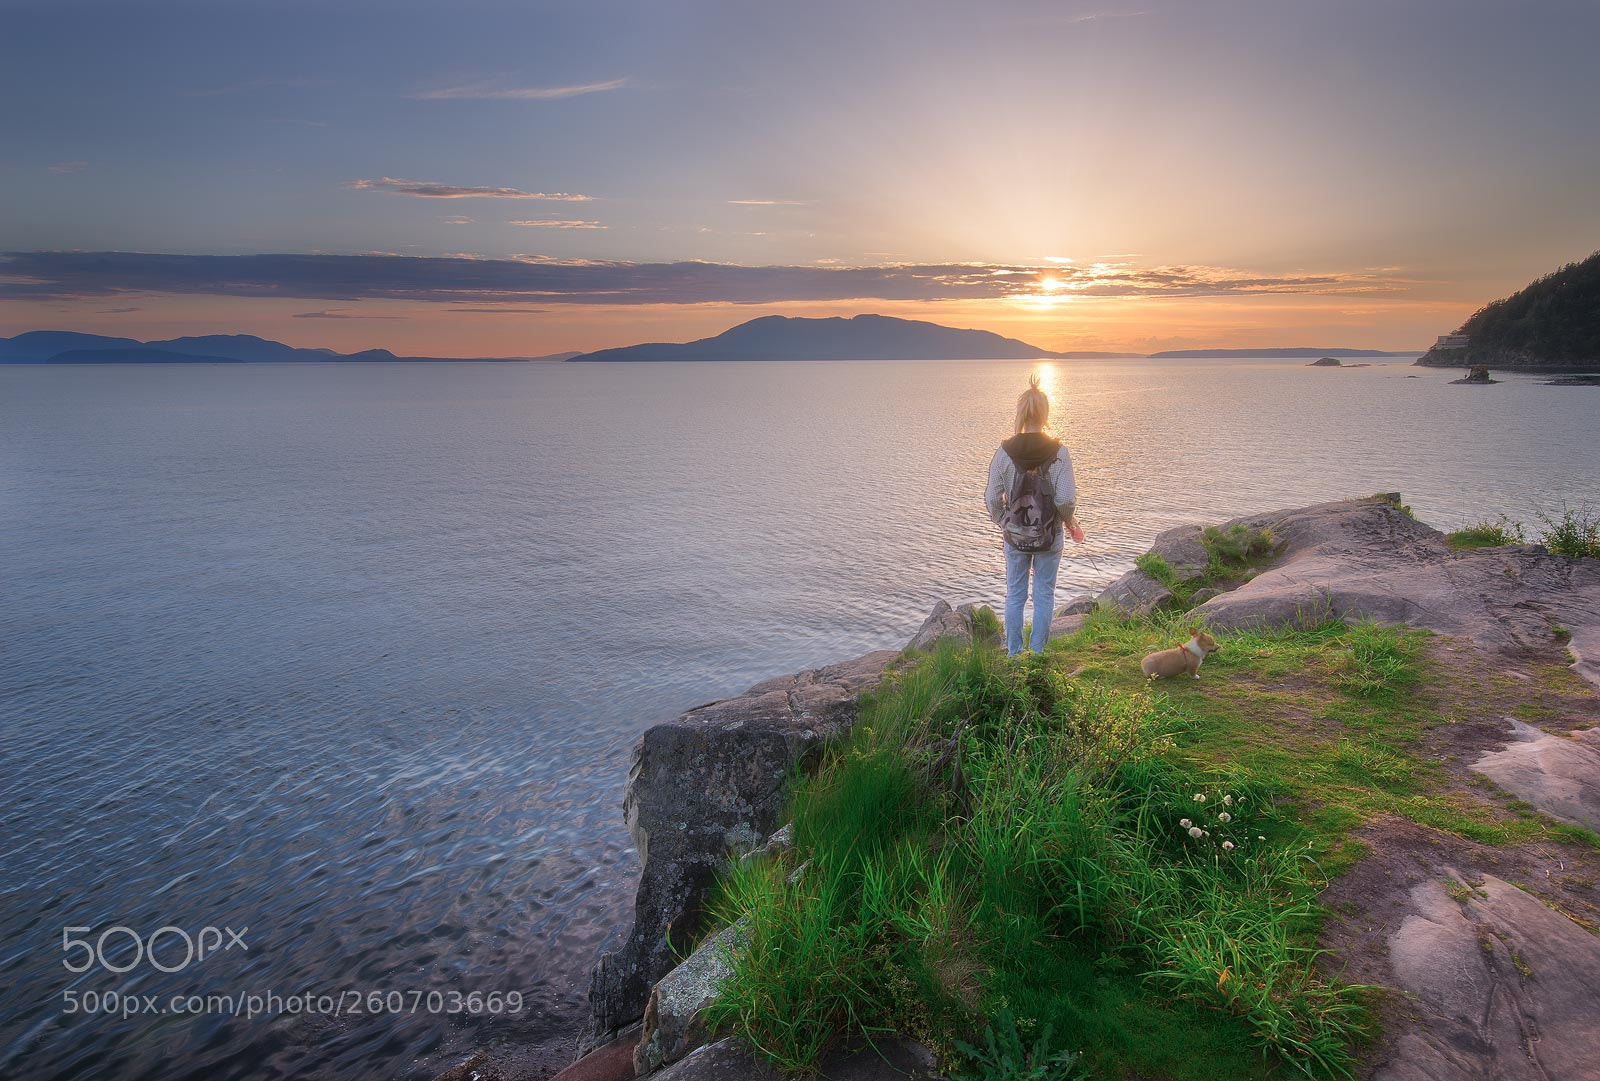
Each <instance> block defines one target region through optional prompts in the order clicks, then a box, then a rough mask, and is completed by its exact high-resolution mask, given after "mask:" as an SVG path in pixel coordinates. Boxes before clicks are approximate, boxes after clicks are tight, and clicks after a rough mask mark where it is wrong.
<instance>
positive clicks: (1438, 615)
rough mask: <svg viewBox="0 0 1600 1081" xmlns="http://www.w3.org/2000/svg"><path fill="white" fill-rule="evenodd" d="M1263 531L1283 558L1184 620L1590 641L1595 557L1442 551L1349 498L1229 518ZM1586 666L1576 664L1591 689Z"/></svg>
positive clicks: (1428, 533)
mask: <svg viewBox="0 0 1600 1081" xmlns="http://www.w3.org/2000/svg"><path fill="white" fill-rule="evenodd" d="M1235 523H1243V524H1246V525H1249V526H1251V527H1252V528H1260V527H1262V526H1270V527H1271V528H1272V530H1273V533H1274V535H1276V536H1277V537H1279V538H1280V539H1281V540H1282V542H1283V544H1284V549H1283V552H1282V554H1281V555H1280V556H1278V558H1277V559H1276V561H1275V562H1274V563H1273V564H1272V565H1271V566H1270V567H1268V568H1266V569H1264V570H1262V571H1261V572H1260V573H1259V574H1257V575H1256V576H1255V577H1253V578H1251V579H1250V580H1249V581H1248V582H1246V583H1244V584H1243V585H1241V586H1240V587H1239V588H1237V589H1235V590H1232V591H1230V592H1227V593H1224V594H1222V595H1221V596H1217V597H1213V598H1211V599H1210V600H1208V601H1206V602H1205V603H1204V604H1202V605H1200V606H1199V607H1197V608H1196V609H1194V612H1195V614H1196V615H1197V616H1201V617H1204V618H1205V620H1206V622H1207V623H1209V624H1210V626H1212V627H1213V628H1217V629H1221V630H1234V629H1239V628H1249V627H1262V626H1285V625H1296V626H1309V625H1311V624H1313V623H1316V622H1319V621H1321V620H1325V619H1329V618H1333V619H1342V620H1345V621H1347V622H1348V621H1355V620H1360V619H1373V620H1376V621H1377V622H1380V623H1390V624H1395V623H1409V624H1411V625H1413V626H1417V627H1425V628H1427V629H1428V630H1431V631H1435V632H1438V633H1440V634H1450V635H1456V636H1459V637H1462V638H1467V639H1470V640H1471V641H1472V642H1474V643H1475V644H1477V645H1478V646H1480V647H1482V648H1485V649H1489V650H1499V651H1506V650H1510V651H1515V650H1520V649H1527V648H1535V647H1543V646H1547V645H1550V644H1551V643H1553V642H1557V641H1559V640H1560V639H1561V637H1562V635H1563V632H1564V631H1570V633H1571V635H1572V638H1573V640H1574V641H1577V640H1578V639H1579V638H1580V636H1581V638H1582V640H1583V642H1584V643H1589V642H1591V641H1595V639H1594V638H1591V635H1593V636H1597V637H1600V560H1592V559H1590V560H1584V559H1573V558H1569V557H1566V556H1557V555H1551V554H1550V553H1549V552H1546V551H1545V550H1544V549H1543V548H1540V547H1539V546H1537V545H1529V544H1508V545H1502V546H1500V547H1497V548H1479V549H1471V550H1466V551H1460V552H1455V551H1451V550H1450V548H1449V546H1448V545H1446V544H1445V541H1444V534H1443V533H1440V532H1439V531H1438V530H1436V529H1433V528H1432V527H1430V526H1427V525H1424V524H1423V523H1421V522H1418V521H1417V520H1416V519H1414V518H1412V517H1411V516H1409V515H1408V514H1406V513H1405V512H1403V511H1402V510H1400V508H1399V507H1398V506H1396V505H1395V504H1394V503H1391V502H1389V501H1387V500H1382V499H1371V500H1366V499H1358V500H1349V501H1345V502H1340V503H1322V504H1319V505H1317V506H1313V507H1304V508H1301V509H1298V510H1282V511H1274V512H1271V513H1269V514H1259V515H1250V516H1248V517H1245V518H1238V519H1235V520H1234V522H1232V523H1229V525H1232V524H1235ZM1593 667H1594V666H1593V663H1592V661H1591V662H1589V663H1588V665H1587V667H1585V666H1583V665H1582V664H1578V665H1574V668H1575V669H1577V670H1578V671H1579V673H1580V674H1583V675H1585V677H1586V678H1588V679H1589V680H1590V681H1591V682H1593V683H1595V684H1596V685H1597V686H1600V679H1596V678H1595V674H1594V672H1593Z"/></svg>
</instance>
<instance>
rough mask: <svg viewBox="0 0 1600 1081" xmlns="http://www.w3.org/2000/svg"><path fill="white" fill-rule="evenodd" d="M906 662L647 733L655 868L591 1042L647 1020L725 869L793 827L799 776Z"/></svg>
mask: <svg viewBox="0 0 1600 1081" xmlns="http://www.w3.org/2000/svg"><path fill="white" fill-rule="evenodd" d="M898 656H899V654H898V653H897V652H895V651H893V650H881V651H879V652H876V653H868V654H866V655H865V656H863V657H858V658H856V659H855V660H853V661H846V662H845V663H843V664H836V665H829V666H827V667H825V668H817V669H808V670H807V671H804V672H799V673H797V674H795V675H791V676H783V677H780V678H778V679H769V680H765V681H763V682H761V683H757V684H756V685H755V686H753V687H751V688H750V689H749V690H748V691H746V692H745V693H744V694H742V695H740V696H739V697H737V698H730V699H726V700H724V701H720V702H712V703H709V704H708V705H704V706H698V707H696V708H695V709H691V710H689V711H688V712H687V713H684V714H683V715H682V716H680V717H679V718H678V719H677V720H675V721H671V722H668V723H667V724H658V725H656V726H655V727H653V728H651V729H649V730H648V731H647V732H645V734H644V736H643V737H642V738H641V739H640V740H639V743H638V744H637V746H635V748H634V752H633V764H632V767H631V768H630V770H629V772H628V783H627V790H626V794H625V796H624V799H623V805H622V806H623V814H624V816H625V817H626V819H627V823H628V829H629V831H630V832H631V833H632V834H633V842H634V845H635V846H636V847H637V848H638V851H639V858H640V860H641V862H642V863H643V865H644V866H643V870H642V872H641V875H640V881H639V890H638V893H637V895H636V897H635V901H634V924H633V929H632V931H631V932H630V934H629V935H628V938H627V940H626V941H625V942H623V944H622V945H621V946H620V947H618V948H617V949H616V950H614V951H612V952H610V953H606V954H604V955H602V956H601V958H600V959H599V961H598V962H597V963H596V965H595V969H594V974H593V977H592V981H591V984H590V989H589V1003H590V1009H591V1011H592V1017H593V1028H592V1032H591V1039H601V1038H604V1037H605V1036H607V1035H608V1034H609V1033H611V1032H613V1031H615V1030H616V1029H618V1028H620V1027H621V1026H623V1025H625V1024H629V1023H631V1022H633V1021H635V1020H637V1019H638V1018H639V1017H640V1015H641V1014H643V1012H644V1007H645V1002H646V999H647V998H648V997H649V994H650V988H651V987H652V986H653V985H654V984H655V982H656V981H657V980H659V979H660V978H661V977H662V976H664V975H666V974H667V973H668V972H669V971H671V969H672V968H673V966H674V965H675V964H676V963H677V961H676V959H677V957H679V956H681V955H682V953H683V952H684V951H685V950H686V949H687V947H688V945H689V944H690V942H691V941H692V940H693V936H694V934H695V932H696V931H697V930H698V929H699V927H700V920H701V907H702V905H703V903H704V901H705V897H706V892H707V891H708V890H709V888H710V886H711V884H712V881H713V879H714V878H715V876H716V873H717V869H718V868H720V867H721V866H722V865H723V863H724V862H725V861H726V860H727V859H728V858H729V857H730V856H732V855H734V854H737V853H739V852H741V851H744V850H748V849H750V848H753V847H755V846H757V845H759V844H761V843H762V842H763V841H765V840H766V839H767V837H768V836H769V835H770V834H771V833H773V832H774V831H775V830H777V828H778V827H779V826H780V825H782V822H781V820H780V816H781V814H782V812H783V807H784V800H785V794H786V793H785V788H784V782H785V781H786V780H787V778H788V777H789V775H790V773H791V771H792V770H793V769H794V768H795V767H796V766H804V765H805V764H806V763H807V762H809V761H811V760H813V759H814V758H815V756H816V755H817V754H818V753H819V752H820V751H821V749H822V747H823V745H824V744H825V743H826V742H827V741H828V740H830V739H834V738H836V737H837V736H839V735H840V734H842V733H843V732H844V731H846V730H847V729H848V728H849V726H850V724H851V723H852V722H853V721H854V720H855V716H856V696H857V695H858V694H859V693H860V692H861V691H863V690H866V689H867V688H869V687H871V686H873V685H875V684H876V683H877V682H878V681H879V680H880V679H881V678H882V677H883V673H884V670H885V669H886V668H887V667H888V665H889V663H890V662H891V661H893V660H894V659H895V658H896V657H898Z"/></svg>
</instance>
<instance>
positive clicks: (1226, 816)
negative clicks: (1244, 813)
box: [1217, 811, 1233, 822]
mask: <svg viewBox="0 0 1600 1081" xmlns="http://www.w3.org/2000/svg"><path fill="white" fill-rule="evenodd" d="M1217 820H1218V821H1219V822H1232V821H1233V816H1232V815H1231V814H1229V813H1228V812H1227V811H1223V812H1222V813H1221V814H1219V815H1218V816H1217Z"/></svg>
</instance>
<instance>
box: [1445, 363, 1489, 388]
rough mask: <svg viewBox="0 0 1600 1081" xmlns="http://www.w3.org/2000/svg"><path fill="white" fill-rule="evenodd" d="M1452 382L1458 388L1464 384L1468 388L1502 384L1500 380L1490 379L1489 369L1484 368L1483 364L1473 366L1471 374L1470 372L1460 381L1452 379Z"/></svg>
mask: <svg viewBox="0 0 1600 1081" xmlns="http://www.w3.org/2000/svg"><path fill="white" fill-rule="evenodd" d="M1450 382H1451V384H1452V385H1456V386H1460V385H1463V384H1464V385H1467V386H1480V387H1486V386H1488V385H1489V384H1490V383H1498V382H1500V380H1498V379H1490V378H1489V369H1488V368H1487V367H1486V366H1484V365H1482V364H1474V365H1473V366H1472V370H1471V371H1470V372H1468V373H1467V374H1466V375H1465V376H1463V377H1462V378H1460V379H1452V380H1450Z"/></svg>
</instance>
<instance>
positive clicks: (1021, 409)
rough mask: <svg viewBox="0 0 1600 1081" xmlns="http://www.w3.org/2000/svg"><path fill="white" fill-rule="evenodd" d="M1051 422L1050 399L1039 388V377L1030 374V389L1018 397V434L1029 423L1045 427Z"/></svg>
mask: <svg viewBox="0 0 1600 1081" xmlns="http://www.w3.org/2000/svg"><path fill="white" fill-rule="evenodd" d="M1048 423H1050V399H1049V397H1047V396H1046V395H1045V392H1044V391H1042V390H1040V389H1039V377H1038V376H1037V375H1030V376H1028V389H1027V390H1025V391H1023V392H1022V395H1021V396H1020V397H1019V398H1017V434H1018V435H1020V434H1022V429H1024V428H1026V427H1028V426H1029V425H1037V426H1038V427H1040V428H1043V427H1044V426H1045V425H1046V424H1048Z"/></svg>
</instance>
